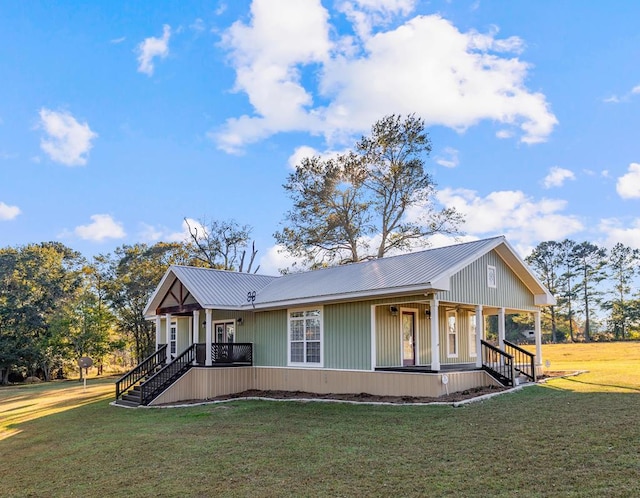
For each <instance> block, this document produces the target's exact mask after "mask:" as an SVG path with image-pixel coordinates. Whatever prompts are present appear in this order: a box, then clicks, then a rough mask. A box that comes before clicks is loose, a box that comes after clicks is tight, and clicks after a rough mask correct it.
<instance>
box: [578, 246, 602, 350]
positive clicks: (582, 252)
mask: <svg viewBox="0 0 640 498" xmlns="http://www.w3.org/2000/svg"><path fill="white" fill-rule="evenodd" d="M606 256H607V251H606V250H605V249H603V248H600V247H598V246H596V245H595V244H592V243H590V242H582V243H580V244H577V245H576V246H574V248H573V251H572V254H571V259H572V261H573V262H574V267H575V269H576V270H577V274H578V279H579V284H578V287H577V290H578V292H579V293H580V294H581V296H582V300H581V301H582V313H583V314H584V320H585V322H584V338H585V340H587V341H590V340H591V319H592V313H593V307H594V306H595V304H597V303H598V302H599V300H600V297H601V295H602V291H601V290H599V288H598V284H599V283H600V282H602V281H603V280H604V279H605V278H606V274H605V268H606V264H607V261H606Z"/></svg>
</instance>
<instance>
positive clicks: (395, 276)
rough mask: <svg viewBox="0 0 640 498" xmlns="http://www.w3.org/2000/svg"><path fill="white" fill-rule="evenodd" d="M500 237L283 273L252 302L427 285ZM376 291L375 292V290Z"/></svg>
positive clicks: (473, 257)
mask: <svg viewBox="0 0 640 498" xmlns="http://www.w3.org/2000/svg"><path fill="white" fill-rule="evenodd" d="M502 240H504V239H503V237H497V238H492V239H484V240H479V241H474V242H467V243H463V244H456V245H453V246H448V247H439V248H435V249H428V250H426V251H420V252H415V253H409V254H403V255H400V256H390V257H386V258H381V259H375V260H372V261H366V262H362V263H354V264H349V265H344V266H336V267H332V268H325V269H320V270H314V271H309V272H304V273H293V274H289V275H285V276H283V277H281V278H279V279H277V280H274V281H272V282H271V283H270V284H269V285H267V286H265V287H264V288H263V289H262V290H260V291H259V292H258V293H257V297H256V300H255V305H256V306H267V305H269V304H275V303H278V302H290V301H292V300H308V299H309V298H318V299H319V300H322V299H328V298H339V297H344V298H347V297H348V296H349V295H351V294H361V293H363V292H368V291H380V290H383V289H385V290H388V291H389V293H392V292H394V291H401V290H402V289H403V288H412V289H415V288H416V287H419V286H421V285H424V286H425V288H428V287H429V286H430V285H431V283H432V282H434V281H435V280H438V279H441V278H442V277H443V276H447V275H450V274H451V273H453V272H454V271H457V269H459V268H460V267H461V266H466V264H469V263H470V262H471V260H473V259H475V257H478V255H479V254H482V253H484V252H486V251H489V250H491V249H492V248H493V247H495V246H496V245H497V244H499V243H500V242H501V241H502ZM376 293H377V292H376Z"/></svg>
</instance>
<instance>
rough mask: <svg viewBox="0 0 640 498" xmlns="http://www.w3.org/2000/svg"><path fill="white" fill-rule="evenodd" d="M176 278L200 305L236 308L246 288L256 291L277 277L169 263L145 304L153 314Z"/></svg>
mask: <svg viewBox="0 0 640 498" xmlns="http://www.w3.org/2000/svg"><path fill="white" fill-rule="evenodd" d="M172 277H175V278H177V279H178V280H180V282H182V284H183V285H184V286H185V287H186V288H187V289H188V290H189V292H190V293H191V295H192V296H193V297H194V298H195V299H196V301H198V304H200V306H202V307H203V308H218V309H225V308H228V309H238V308H239V307H240V306H241V305H242V304H243V303H246V302H247V292H253V291H255V292H257V291H259V290H260V289H262V288H263V287H264V286H266V285H268V284H269V283H271V282H272V281H273V280H276V279H278V277H273V276H269V275H256V274H252V273H240V272H234V271H226V270H212V269H210V268H198V267H194V266H178V265H173V266H170V267H169V269H168V270H167V272H166V273H165V274H164V276H163V277H162V280H161V281H160V284H159V285H158V287H157V288H156V290H155V292H154V293H153V295H152V296H151V299H150V300H149V303H148V304H147V306H146V307H145V310H144V314H145V316H149V315H153V314H154V313H155V310H156V308H158V307H159V305H160V302H161V301H162V299H164V297H165V295H166V293H167V292H168V291H169V289H170V288H171V286H172V285H173V282H174V278H172Z"/></svg>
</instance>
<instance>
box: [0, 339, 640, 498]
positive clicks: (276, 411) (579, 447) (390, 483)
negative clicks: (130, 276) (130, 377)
mask: <svg viewBox="0 0 640 498" xmlns="http://www.w3.org/2000/svg"><path fill="white" fill-rule="evenodd" d="M574 348H578V349H574ZM612 348H613V349H612ZM613 352H615V353H616V354H620V357H621V358H626V359H622V360H609V359H608V357H609V355H610V354H612V353H613ZM543 355H544V357H545V358H548V359H550V361H551V369H552V370H589V373H588V374H582V375H580V376H578V377H574V378H571V379H556V380H552V381H550V382H548V383H547V384H545V385H540V386H535V387H529V388H526V389H524V390H521V391H518V392H515V393H511V394H506V395H503V396H499V397H497V398H493V399H491V400H489V401H485V402H483V403H477V404H472V405H469V406H467V407H465V408H451V407H448V406H429V407H412V406H353V405H342V404H331V403H291V402H286V403H285V402H269V401H263V402H258V401H235V402H232V403H226V404H218V405H204V406H194V407H190V408H178V409H138V410H126V409H120V408H116V407H112V406H109V405H108V401H109V400H110V398H109V399H108V398H107V396H112V393H113V385H112V384H111V383H109V382H107V381H99V382H97V381H93V380H90V381H89V383H88V388H87V391H86V392H84V391H83V389H82V386H81V385H78V383H77V382H76V383H72V382H67V383H55V384H48V385H37V386H29V387H26V386H25V387H12V388H8V389H0V431H1V432H0V434H4V435H5V436H4V439H1V440H0V451H1V452H2V455H3V457H4V458H3V467H2V478H1V479H0V496H11V497H14V496H65V497H66V496H85V495H89V494H91V495H97V496H133V497H136V496H140V497H144V496H214V495H215V496H264V497H269V496H424V495H429V496H580V497H582V496H587V497H588V496H637V495H639V494H640V484H638V479H637V475H638V471H639V470H640V452H639V448H638V442H639V441H640V424H638V414H639V413H640V396H638V390H639V389H640V379H638V375H639V372H638V370H639V368H638V364H639V361H638V360H639V359H640V344H638V343H630V344H615V345H610V344H603V345H601V344H589V345H584V346H583V345H566V346H565V345H563V346H555V345H553V346H551V345H550V346H545V347H544V348H543ZM634 362H635V368H634V365H633V363H634ZM572 379H573V380H572Z"/></svg>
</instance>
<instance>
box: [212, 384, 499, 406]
mask: <svg viewBox="0 0 640 498" xmlns="http://www.w3.org/2000/svg"><path fill="white" fill-rule="evenodd" d="M504 390H506V388H504V387H496V386H488V387H479V388H475V389H468V390H466V391H461V392H457V393H451V394H447V395H444V396H439V397H437V398H434V397H427V396H376V395H374V394H368V393H358V394H334V393H330V394H317V393H309V392H304V391H260V390H256V389H251V390H248V391H243V392H240V393H234V394H229V395H227V396H218V397H217V398H213V399H211V400H209V401H226V400H232V399H243V398H271V399H288V400H296V399H298V400H307V399H308V400H337V401H353V402H360V403H394V404H403V403H436V402H438V403H455V402H458V401H464V400H467V399H471V398H476V397H478V396H482V395H485V394H493V393H498V392H501V391H504Z"/></svg>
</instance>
